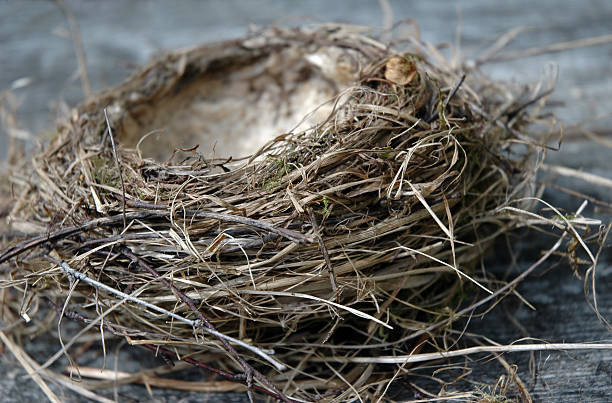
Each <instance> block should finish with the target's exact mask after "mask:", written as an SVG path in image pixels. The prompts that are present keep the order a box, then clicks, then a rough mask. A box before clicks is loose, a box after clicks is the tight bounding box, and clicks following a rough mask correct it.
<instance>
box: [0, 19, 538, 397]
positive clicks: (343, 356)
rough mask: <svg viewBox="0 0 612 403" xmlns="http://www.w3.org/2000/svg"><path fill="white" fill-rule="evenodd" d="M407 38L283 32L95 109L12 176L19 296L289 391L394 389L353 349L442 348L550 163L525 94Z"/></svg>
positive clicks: (198, 58)
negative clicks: (393, 42) (511, 211)
mask: <svg viewBox="0 0 612 403" xmlns="http://www.w3.org/2000/svg"><path fill="white" fill-rule="evenodd" d="M409 46H410V48H409V49H408V50H407V51H405V52H404V53H399V52H397V51H395V50H393V49H391V48H390V47H389V46H387V45H383V44H381V43H379V42H377V41H375V40H373V39H371V38H370V37H368V36H362V35H361V34H359V32H358V31H356V30H353V29H350V28H347V27H324V28H321V29H317V30H314V31H303V30H298V29H296V30H284V29H271V30H266V31H263V32H259V33H256V34H253V35H251V36H249V37H248V38H246V39H244V40H237V41H232V42H226V43H222V44H220V45H213V46H206V47H202V48H195V49H189V50H185V51H180V52H176V53H173V54H171V55H169V56H167V57H165V58H163V59H161V60H158V61H156V62H154V63H153V64H151V65H150V66H148V67H147V68H145V69H144V70H142V71H140V72H139V73H137V74H136V75H134V76H132V77H131V78H130V79H129V80H128V81H127V82H126V83H124V84H123V85H121V86H119V87H117V88H114V89H112V90H110V91H108V92H106V93H103V94H101V95H99V96H98V97H96V98H95V100H94V101H92V102H90V103H89V104H86V105H83V106H82V107H80V108H78V109H76V110H75V111H74V112H73V114H72V116H70V117H67V119H66V120H65V121H64V122H63V123H62V124H61V125H60V126H59V128H58V134H57V136H56V137H55V138H54V139H53V140H52V141H51V142H50V144H49V145H48V146H46V148H45V149H44V151H43V152H42V153H40V154H39V155H36V156H35V157H34V158H33V160H32V164H31V168H28V169H26V170H23V171H21V172H18V173H17V172H16V173H14V175H13V176H14V180H13V183H14V189H13V192H14V193H15V194H17V195H18V196H19V198H18V199H17V201H16V202H15V203H14V204H13V206H12V210H11V212H10V215H9V224H10V228H11V231H13V232H20V233H23V234H24V236H25V235H28V236H27V237H26V239H25V241H21V242H18V240H16V241H13V242H12V244H11V245H9V246H10V247H7V248H6V249H5V252H4V253H3V254H2V256H1V258H0V259H1V260H2V261H5V262H10V267H11V268H12V271H11V272H12V277H11V281H12V283H10V284H12V285H15V287H16V288H17V289H19V290H20V291H19V292H20V293H23V284H27V289H26V298H25V299H23V297H22V295H23V294H19V295H21V296H20V297H14V298H13V299H12V300H11V301H12V302H11V301H9V302H8V304H9V305H10V306H13V307H14V309H15V312H16V313H17V312H26V311H27V312H30V315H32V314H33V311H35V307H37V306H38V305H37V304H36V303H34V302H33V301H38V300H39V299H41V298H45V299H47V300H48V301H50V302H51V304H52V305H53V304H55V305H56V306H57V307H59V309H60V310H61V309H62V308H61V307H64V308H63V309H64V311H63V314H64V315H68V316H69V317H72V318H76V319H78V320H81V321H82V322H85V323H89V324H92V323H93V325H92V326H91V328H92V329H91V331H92V332H99V331H100V323H102V324H103V327H104V329H106V332H112V333H115V334H116V335H118V336H120V337H125V338H126V339H127V340H128V341H129V342H130V343H132V344H140V345H144V346H146V347H149V348H153V349H157V351H158V353H160V354H162V355H166V356H167V357H170V358H175V359H176V358H177V357H178V358H180V357H184V356H185V355H187V356H188V357H189V358H190V359H192V360H196V361H197V360H200V362H202V361H204V362H207V363H209V364H214V363H217V364H218V366H220V367H221V368H224V369H226V370H227V371H229V372H232V373H235V374H242V373H246V375H247V376H246V377H243V378H240V377H239V376H236V377H235V378H233V379H234V380H239V381H241V382H244V383H247V384H249V385H251V380H252V384H253V385H254V386H253V387H254V388H255V387H258V388H260V390H263V389H265V390H267V391H268V393H269V394H272V395H274V396H277V397H279V396H280V397H283V396H289V397H291V398H293V399H301V400H307V401H310V400H316V399H319V398H321V396H336V397H337V398H338V399H351V398H353V397H354V396H355V393H359V394H362V395H363V396H365V395H366V394H367V393H370V392H372V393H374V392H376V393H382V390H384V386H385V385H386V382H388V381H389V380H390V379H391V378H392V377H393V375H394V373H395V370H396V368H394V367H389V366H376V365H374V364H367V363H360V361H359V359H358V358H359V357H357V358H356V357H355V356H360V357H363V356H375V355H380V354H384V355H389V354H395V355H401V354H410V353H413V352H415V351H417V350H419V349H420V351H423V352H426V351H427V350H429V349H430V347H427V344H428V343H424V341H426V340H432V341H433V340H435V337H436V329H438V328H440V327H441V326H443V325H448V324H450V323H451V322H452V321H453V320H454V319H455V314H454V313H455V312H456V311H457V310H458V308H459V307H460V306H462V302H461V301H462V300H461V298H460V296H462V295H472V296H474V295H477V294H479V293H486V291H484V290H487V288H488V287H489V286H488V285H487V284H486V282H485V280H484V279H483V278H482V272H475V271H474V270H473V266H474V263H475V262H477V261H478V260H479V258H480V257H482V255H483V253H484V251H485V250H486V248H487V246H488V245H489V244H490V242H491V240H493V239H494V237H495V236H496V235H498V234H500V233H502V232H504V231H507V230H509V229H511V228H513V221H512V219H511V217H509V216H508V213H504V211H506V210H504V209H503V207H504V206H508V205H510V204H512V203H513V202H514V200H516V199H517V198H518V197H519V196H521V195H524V194H525V193H528V192H529V183H530V180H531V178H532V175H533V170H532V168H531V166H532V164H531V163H530V161H531V160H530V157H531V155H532V153H533V148H532V147H531V146H529V144H530V143H529V141H528V138H527V136H526V135H524V134H522V131H523V128H524V127H525V126H526V125H527V124H528V123H529V121H530V119H531V117H530V116H531V112H530V111H529V110H527V108H523V107H522V104H521V103H520V102H519V100H520V99H521V98H520V97H517V98H516V99H518V100H515V98H512V97H510V96H509V95H507V93H506V92H505V91H502V90H501V89H500V88H498V87H497V86H496V85H493V84H491V83H489V82H486V81H479V80H478V79H477V75H475V74H473V75H468V77H467V78H466V79H465V81H464V80H463V78H464V77H462V72H461V70H460V69H459V67H457V66H455V67H453V66H449V65H443V64H442V63H441V59H439V57H440V55H439V54H438V53H434V54H433V56H434V58H433V59H429V58H428V57H429V56H431V55H428V52H427V51H426V47H422V46H419V42H418V41H416V40H412V42H411V43H410V45H409ZM432 49H433V48H432ZM430 50H431V49H430ZM432 51H433V50H432ZM434 62H435V63H434ZM523 101H524V100H523ZM105 111H106V117H105ZM109 125H110V127H109ZM109 128H110V129H112V131H111V132H109ZM113 140H114V143H116V144H115V145H113ZM513 142H522V143H524V144H526V145H527V146H526V147H525V149H523V150H521V151H520V152H517V153H514V152H513V149H512V148H511V147H510V145H511V144H512V143H513ZM198 145H199V147H197V146H198ZM5 284H9V283H5ZM23 301H26V302H25V303H23ZM11 304H12V305H11ZM146 304H148V305H146ZM76 312H78V314H77V313H76ZM169 313H171V315H170V314H169ZM213 327H214V329H216V332H218V333H215V332H214V331H212V330H211V329H212V328H213ZM228 346H230V347H228ZM417 346H421V347H417ZM250 347H253V348H251V349H249V348H250ZM228 348H229V350H228ZM415 349H416V350H415ZM271 350H273V351H271ZM210 353H222V354H216V355H214V357H215V361H214V362H209V360H210V359H209V357H210V355H208V354H210ZM272 384H274V385H276V387H277V388H278V389H277V390H274V388H273V387H272ZM349 384H350V385H351V386H350V387H348V385H349ZM239 386H240V385H239ZM377 388H379V389H377ZM279 390H282V391H283V396H281V395H280V394H279Z"/></svg>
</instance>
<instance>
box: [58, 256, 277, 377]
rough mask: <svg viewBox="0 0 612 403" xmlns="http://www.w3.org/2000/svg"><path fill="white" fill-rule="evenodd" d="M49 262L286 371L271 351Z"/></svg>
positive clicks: (73, 276) (60, 262) (68, 273)
mask: <svg viewBox="0 0 612 403" xmlns="http://www.w3.org/2000/svg"><path fill="white" fill-rule="evenodd" d="M49 260H51V261H52V262H53V263H55V264H57V265H58V266H60V267H61V268H62V269H63V270H64V271H65V272H66V274H67V275H68V276H69V277H72V278H76V279H79V280H81V281H84V282H86V283H87V284H89V285H91V286H94V287H96V288H97V289H102V290H104V291H106V292H108V293H111V294H114V295H116V296H118V297H120V298H123V299H125V300H127V301H131V302H134V303H137V304H139V305H142V306H144V307H146V308H149V309H151V310H153V311H156V312H159V313H163V314H164V315H168V316H170V317H172V318H174V319H176V320H178V321H179V322H183V323H186V324H188V325H189V326H191V327H197V328H198V329H202V330H203V331H205V332H206V333H210V334H212V335H213V336H215V337H217V338H219V339H224V340H226V341H230V342H232V343H234V344H237V345H239V346H241V347H243V348H245V349H247V350H249V351H251V352H253V353H255V354H257V355H259V356H260V357H261V358H263V359H265V360H266V361H268V362H269V363H270V364H272V365H274V367H275V368H276V369H278V370H279V371H282V370H284V369H285V366H284V365H283V364H281V363H280V362H278V361H276V360H275V359H274V358H272V357H270V355H269V354H273V352H270V351H269V350H268V351H264V350H262V349H259V348H257V347H254V346H251V345H249V344H247V343H245V342H243V341H241V340H238V339H235V338H233V337H231V336H227V335H224V334H223V333H221V332H218V331H217V330H215V329H213V328H210V327H206V326H204V325H203V324H202V323H200V321H197V320H191V319H187V318H184V317H182V316H181V315H177V314H176V313H174V312H170V311H168V310H167V309H164V308H161V307H159V306H157V305H153V304H151V303H148V302H146V301H144V300H142V299H140V298H137V297H134V296H132V295H129V294H126V293H124V292H121V291H119V290H116V289H114V288H112V287H109V286H107V285H106V284H104V283H101V282H99V281H97V280H94V279H92V278H90V277H88V276H87V275H85V274H83V273H81V272H80V271H77V270H74V269H73V268H71V267H70V266H68V264H67V263H66V262H62V261H59V260H57V259H54V258H52V257H49Z"/></svg>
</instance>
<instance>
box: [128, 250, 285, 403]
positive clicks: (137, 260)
mask: <svg viewBox="0 0 612 403" xmlns="http://www.w3.org/2000/svg"><path fill="white" fill-rule="evenodd" d="M121 251H122V253H123V254H124V255H125V256H126V257H127V258H129V259H130V260H131V261H132V262H134V263H136V264H137V265H138V266H140V267H142V268H143V269H145V270H146V271H147V272H148V273H149V274H151V275H152V276H153V277H155V278H156V279H158V280H159V281H160V282H161V283H162V284H163V285H165V286H166V287H168V288H169V289H171V290H172V291H173V292H174V293H175V295H176V296H177V297H179V299H180V300H181V301H183V302H184V303H185V304H187V306H188V307H189V308H190V309H191V310H192V311H193V312H194V313H195V314H196V315H197V317H198V319H200V320H201V321H202V323H204V325H205V326H206V327H207V328H209V329H212V330H217V329H215V327H214V326H213V324H212V323H210V322H209V321H208V319H206V317H205V316H204V315H203V314H202V313H201V312H200V310H199V309H198V307H197V306H196V305H195V303H194V302H193V300H192V299H191V298H189V297H188V296H186V295H185V294H183V293H182V292H181V291H180V290H179V289H178V288H176V287H175V286H174V285H172V284H171V283H170V282H169V281H168V280H166V279H165V278H163V277H162V276H161V275H160V274H159V273H158V272H157V271H156V270H155V269H153V268H152V267H151V266H150V265H149V264H148V263H147V262H145V261H144V260H143V259H141V258H140V257H139V256H137V255H135V254H134V253H132V251H131V250H130V249H129V248H127V247H123V248H122V249H121ZM218 340H219V341H220V342H221V344H223V347H225V349H226V350H227V352H229V353H230V354H231V355H232V356H233V357H234V358H235V359H236V360H237V361H238V362H239V363H240V365H241V366H242V368H243V369H244V372H245V375H246V377H247V379H248V378H249V376H251V375H252V376H254V377H255V378H257V379H258V380H259V381H260V382H261V383H263V384H264V385H266V386H267V387H268V388H269V389H270V390H271V391H272V392H274V393H275V394H276V395H278V398H279V399H280V400H282V401H284V402H287V403H289V402H292V400H289V398H287V396H285V395H284V394H283V393H282V392H281V391H279V390H278V389H277V388H276V386H274V384H273V383H272V382H270V381H269V380H268V378H266V377H265V376H264V375H263V374H262V373H260V372H259V371H257V370H256V369H255V368H253V367H252V366H251V365H250V364H249V363H248V362H246V361H245V360H244V359H243V358H242V357H241V356H240V354H238V352H237V351H236V349H235V348H234V347H232V345H231V344H229V342H228V341H227V340H225V339H223V338H218Z"/></svg>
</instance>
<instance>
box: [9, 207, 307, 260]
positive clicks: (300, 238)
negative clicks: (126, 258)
mask: <svg viewBox="0 0 612 403" xmlns="http://www.w3.org/2000/svg"><path fill="white" fill-rule="evenodd" d="M170 213H171V212H170V211H145V212H142V211H135V212H128V213H125V218H126V219H127V220H142V219H147V218H149V219H151V218H164V217H168V216H169V215H170ZM184 214H185V216H190V217H196V218H210V219H213V220H219V221H224V222H231V223H236V224H243V225H247V226H250V227H255V228H259V229H262V230H265V231H268V232H272V233H274V234H277V235H280V236H282V237H284V238H287V239H289V240H291V241H294V242H300V243H304V242H312V239H311V237H309V236H307V235H303V234H301V233H299V232H296V231H293V230H290V229H285V228H278V227H275V226H273V225H271V224H268V223H265V222H263V221H258V220H254V219H252V218H246V217H241V216H235V215H231V214H222V213H212V212H205V211H197V210H186V211H185V212H184ZM122 220H123V215H122V214H119V215H113V216H110V217H102V218H96V219H94V220H91V221H89V222H87V223H85V224H83V225H79V226H76V225H75V226H72V227H68V228H64V229H61V230H57V231H53V232H51V233H49V234H46V235H39V236H36V237H33V238H30V239H28V240H25V241H23V242H20V243H18V244H17V245H15V246H13V247H12V248H9V249H8V250H6V251H4V253H2V254H1V255H0V263H3V262H5V261H7V260H8V259H11V258H13V257H15V256H17V255H19V254H21V253H23V252H25V251H27V250H28V249H31V248H35V247H36V246H39V245H41V244H43V243H46V242H51V241H55V240H58V239H62V238H66V237H70V236H73V235H76V234H78V233H81V232H83V231H88V230H90V229H93V228H96V227H106V226H109V225H115V224H117V223H119V222H121V221H122Z"/></svg>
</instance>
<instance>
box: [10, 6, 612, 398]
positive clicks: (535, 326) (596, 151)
mask: <svg viewBox="0 0 612 403" xmlns="http://www.w3.org/2000/svg"><path fill="white" fill-rule="evenodd" d="M390 3H391V5H392V8H393V11H394V17H395V20H400V19H404V18H413V19H415V20H417V21H418V22H419V25H420V28H421V34H422V37H423V38H424V39H426V40H428V41H432V42H451V43H454V42H455V41H456V31H457V23H458V18H457V7H456V6H459V9H460V13H461V20H462V22H461V26H462V40H461V49H462V53H463V55H464V57H466V58H468V59H470V58H472V59H473V58H476V57H477V56H478V54H479V53H478V52H479V50H481V49H482V48H483V47H485V46H486V45H489V44H491V43H492V42H493V41H494V40H495V39H496V38H497V37H498V36H499V35H501V34H503V33H504V32H505V31H507V30H508V29H511V28H515V27H518V26H528V27H531V28H532V29H531V30H530V31H529V32H527V33H524V34H522V35H520V36H519V37H518V38H517V40H516V41H514V42H513V43H511V44H510V45H509V46H508V48H507V50H508V51H511V50H512V51H513V50H518V49H526V48H532V47H541V46H545V45H549V44H552V43H558V42H566V41H572V40H577V39H582V38H588V37H595V36H601V35H610V34H612V2H609V1H606V0H601V1H595V0H593V1H580V2H577V1H571V0H562V1H560V0H545V1H528V0H520V1H511V2H491V1H487V0H474V1H465V2H464V1H458V2H456V3H453V2H442V1H440V2H433V1H427V2H425V1H423V2H416V1H415V2H408V1H406V2H402V1H391V2H390ZM68 4H69V5H70V7H71V8H72V10H73V12H74V13H75V15H76V17H77V20H78V22H79V23H80V26H81V30H82V35H83V43H84V46H85V50H86V53H87V66H88V70H89V76H90V79H91V82H92V87H93V89H94V90H101V89H103V88H105V87H107V86H109V85H114V84H117V83H119V82H120V81H121V80H123V79H124V78H125V77H126V76H127V74H128V73H129V72H130V71H131V69H132V68H133V66H134V65H139V64H142V63H144V62H146V60H147V59H148V58H149V57H151V56H152V55H153V54H155V53H156V52H159V51H163V50H167V49H173V48H177V47H181V46H188V45H193V44H198V43H201V42H205V41H212V40H220V39H227V38H231V37H236V36H239V35H241V34H242V33H244V32H245V30H246V27H247V24H250V23H255V24H259V25H267V24H270V23H273V22H275V21H277V20H280V19H282V18H285V17H288V16H295V15H301V16H304V15H306V16H310V17H312V19H313V20H315V21H340V22H350V23H358V24H364V25H381V21H382V13H381V9H380V7H379V5H378V2H376V1H338V2H329V1H326V0H317V1H310V2H293V1H272V0H266V1H260V2H257V3H255V2H239V1H210V2H199V1H196V0H190V1H182V2H179V3H177V4H176V5H174V6H172V7H169V6H168V3H166V2H164V1H161V0H158V1H150V2H148V1H147V2H145V1H134V2H129V3H123V2H104V3H98V4H96V5H95V7H94V5H93V3H91V2H76V1H69V2H68ZM0 15H1V16H2V22H3V23H2V24H0V65H1V68H0V88H2V89H4V88H7V87H9V86H10V85H11V83H13V82H14V80H16V79H19V78H22V77H31V78H32V79H33V82H32V84H31V85H29V86H28V87H26V88H23V89H20V90H16V91H15V93H16V94H17V95H18V96H19V97H21V98H22V100H23V102H22V106H21V107H20V120H21V121H22V122H23V124H24V128H25V129H28V130H30V131H32V132H41V131H42V132H44V131H45V130H51V128H52V120H53V113H52V111H53V102H55V101H57V100H58V99H63V100H64V101H65V102H67V103H68V104H69V105H74V104H75V103H76V102H78V101H79V100H80V99H81V98H82V92H81V89H80V84H79V83H78V82H76V80H71V77H73V76H74V73H75V71H76V59H75V57H74V51H73V45H72V42H71V41H70V40H69V39H66V38H64V37H62V32H63V31H65V29H66V28H67V23H66V20H65V18H64V16H63V15H62V13H61V12H60V10H59V9H58V8H57V6H56V5H55V4H54V3H52V2H34V1H20V2H17V1H14V2H2V3H0ZM295 21H297V22H302V21H304V18H298V19H296V20H295ZM611 60H612V44H605V45H600V46H594V47H588V48H581V49H574V50H570V51H565V52H562V53H554V54H545V55H541V56H537V57H530V58H526V59H521V60H510V61H505V62H499V63H495V64H491V65H489V66H486V67H485V69H486V70H487V71H488V72H489V73H490V74H492V75H493V76H494V77H496V78H503V79H514V80H516V81H518V82H528V81H532V80H536V79H538V78H540V77H541V76H542V74H543V73H544V72H545V70H546V64H547V63H549V62H552V63H556V64H557V65H558V66H559V69H560V75H559V82H558V85H557V91H556V93H555V95H554V96H553V100H555V101H559V102H560V103H561V102H562V103H564V104H565V106H560V107H559V108H558V109H557V110H556V113H557V114H558V115H559V116H560V117H561V119H562V120H563V121H564V122H565V123H566V124H573V123H576V122H579V121H581V120H584V119H589V118H593V117H597V116H600V115H604V114H610V113H611V111H612V95H611V94H612V63H610V61H611ZM611 123H612V119H611V118H610V117H609V116H608V117H607V118H603V119H600V120H597V121H594V122H591V123H588V125H589V127H591V128H593V129H595V130H597V131H598V132H599V133H600V134H602V135H603V136H604V137H605V138H606V139H607V140H608V141H610V140H612V131H611V130H610V129H609V127H611ZM6 140H7V139H6V133H5V132H3V131H2V132H0V155H1V154H2V153H3V152H4V151H3V150H4V149H5V146H6ZM568 140H569V141H566V144H565V145H564V151H562V152H561V153H557V154H551V155H549V157H550V161H552V163H562V164H565V165H567V166H570V167H573V168H576V169H582V170H584V171H587V172H593V173H596V174H599V175H602V176H605V177H608V178H612V164H611V163H610V160H611V159H612V150H611V149H609V148H605V147H602V146H600V145H593V144H592V143H587V142H584V141H580V140H578V139H577V138H576V137H575V136H571V137H570V138H569V139H568ZM563 182H564V183H565V184H569V185H571V186H573V187H575V188H577V190H578V191H581V192H584V193H587V194H589V195H591V196H594V197H598V198H599V199H602V200H605V201H607V202H612V196H610V194H612V189H606V188H601V187H594V186H592V185H586V184H583V183H579V182H577V181H567V180H566V181H563ZM545 198H546V199H547V200H549V201H552V202H553V203H554V204H556V205H558V206H561V207H564V208H566V209H568V210H574V209H576V208H577V206H578V205H579V204H580V202H581V200H580V199H576V198H569V197H563V196H559V195H557V194H556V193H555V192H554V191H552V190H551V191H547V193H546V194H545ZM590 211H591V212H592V211H593V210H590ZM599 216H600V217H602V218H603V219H605V220H608V221H609V220H610V215H607V216H606V215H602V214H600V215H599ZM532 239H533V238H532ZM513 241H514V242H517V243H520V240H519V239H513ZM551 243H552V241H551V240H548V241H546V240H541V241H540V242H538V243H537V244H532V243H528V242H523V243H522V245H523V246H520V247H519V249H520V250H521V258H520V259H519V266H520V267H521V268H523V269H524V268H525V267H526V266H527V265H528V264H529V263H531V262H533V261H534V260H535V259H536V258H537V256H538V253H539V252H540V250H541V249H542V248H545V247H546V246H547V244H548V245H549V244H551ZM491 264H492V267H495V269H496V270H497V271H498V272H500V273H503V272H505V271H506V268H507V266H506V263H505V262H504V261H503V260H501V259H500V261H498V262H497V264H496V262H495V261H491ZM597 280H598V285H597V288H598V291H599V306H600V312H601V313H602V314H603V315H604V316H606V317H607V318H608V319H611V318H612V292H611V290H612V260H611V258H610V254H608V256H607V257H605V258H604V259H603V261H602V262H601V265H600V267H599V271H598V274H597ZM519 291H520V292H521V294H522V295H523V296H524V297H525V298H526V299H527V300H529V301H530V302H531V303H532V304H533V305H534V306H535V307H536V309H537V310H536V311H532V310H530V309H529V308H527V307H526V306H524V305H521V304H520V303H519V301H518V299H516V298H509V299H508V300H507V301H506V302H504V303H503V304H502V305H501V306H499V307H498V308H496V309H495V310H494V311H492V312H491V313H490V314H489V315H488V316H487V317H486V318H485V319H473V320H472V321H471V323H470V327H469V328H468V330H469V331H471V332H476V333H481V334H484V335H486V336H487V337H490V338H491V339H494V340H496V341H498V342H501V343H507V342H511V341H514V340H516V339H518V338H521V337H523V336H526V335H529V336H531V337H535V338H539V339H544V340H547V341H551V342H552V341H554V342H559V341H567V342H586V341H598V340H608V341H610V339H612V335H611V334H610V333H609V332H608V331H607V330H606V329H605V328H604V327H603V326H602V325H601V324H600V323H599V322H598V320H597V318H596V317H595V315H594V314H593V312H592V311H591V309H590V308H589V306H588V305H587V303H586V300H585V297H584V295H583V287H582V282H581V281H580V280H578V279H576V278H575V277H574V276H573V274H572V271H571V269H570V268H569V267H568V266H567V265H565V264H563V263H562V264H559V265H557V266H555V267H553V268H551V269H550V270H547V271H545V270H540V271H539V272H538V273H537V274H536V275H534V276H532V277H530V278H529V279H528V280H527V281H526V282H524V283H523V284H522V285H521V287H520V289H519ZM508 314H510V316H512V317H514V318H516V319H517V320H518V321H519V322H520V324H521V325H522V327H523V328H522V330H519V329H518V328H517V327H516V326H515V325H514V324H513V323H512V320H510V318H509V316H508ZM31 348H32V350H31V351H32V352H33V353H34V354H36V355H37V356H38V357H48V356H49V355H50V354H52V353H54V352H55V351H56V349H57V348H58V346H56V345H45V344H44V343H43V342H41V340H40V339H39V340H37V341H36V342H35V343H33V344H32V347H31ZM123 350H124V352H123V353H122V356H121V357H122V359H121V361H122V362H128V361H129V358H130V357H131V356H132V354H134V352H133V351H125V350H129V349H126V348H124V349H123ZM505 357H506V359H507V360H508V362H510V363H516V364H518V365H519V374H520V376H521V378H522V379H523V381H524V382H525V383H526V384H527V386H528V387H529V390H530V392H531V394H532V397H534V400H535V401H541V402H607V401H612V352H610V351H604V352H588V353H584V352H575V353H556V352H547V353H537V354H535V368H536V372H535V376H532V374H530V372H529V370H528V359H529V355H528V354H525V353H521V354H509V355H506V356H505ZM476 358H479V359H481V360H482V361H479V362H478V363H472V364H474V366H475V368H476V370H475V372H474V373H473V374H472V375H471V376H469V377H468V378H469V379H471V380H475V381H477V380H482V381H485V382H492V383H494V382H495V380H496V379H497V378H498V377H499V376H500V375H502V374H503V373H504V370H503V368H502V367H501V366H500V365H499V364H498V363H497V362H496V361H495V360H490V359H486V360H483V358H490V357H485V356H479V357H476ZM143 365H144V364H143ZM127 369H131V370H135V369H138V368H137V367H132V368H127ZM0 373H3V374H5V376H2V377H0V396H2V400H3V401H6V402H22V401H34V400H35V399H44V397H41V396H42V395H41V392H40V391H39V389H38V387H37V386H35V384H34V383H33V382H32V381H30V380H29V379H26V378H23V377H22V374H23V371H22V369H21V368H20V366H19V365H18V364H16V363H15V360H14V359H13V357H12V356H10V354H5V355H4V356H2V357H1V358H0ZM463 387H465V385H463ZM153 392H154V398H155V399H158V400H159V401H179V400H180V401H183V402H189V401H200V400H201V398H202V395H201V394H195V393H185V392H173V391H162V390H158V389H153ZM65 393H66V395H64V398H65V399H66V401H77V400H75V398H74V395H71V394H70V393H69V392H65ZM120 393H121V395H120V396H121V397H120V400H121V401H134V400H149V396H148V394H147V392H146V390H145V389H144V388H142V387H130V388H125V389H121V390H120ZM127 396H129V397H127ZM400 396H403V398H411V397H413V396H411V394H410V392H407V391H402V392H401V394H400ZM215 399H224V401H245V396H243V395H223V396H222V397H221V398H220V397H219V396H214V397H212V400H215Z"/></svg>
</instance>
